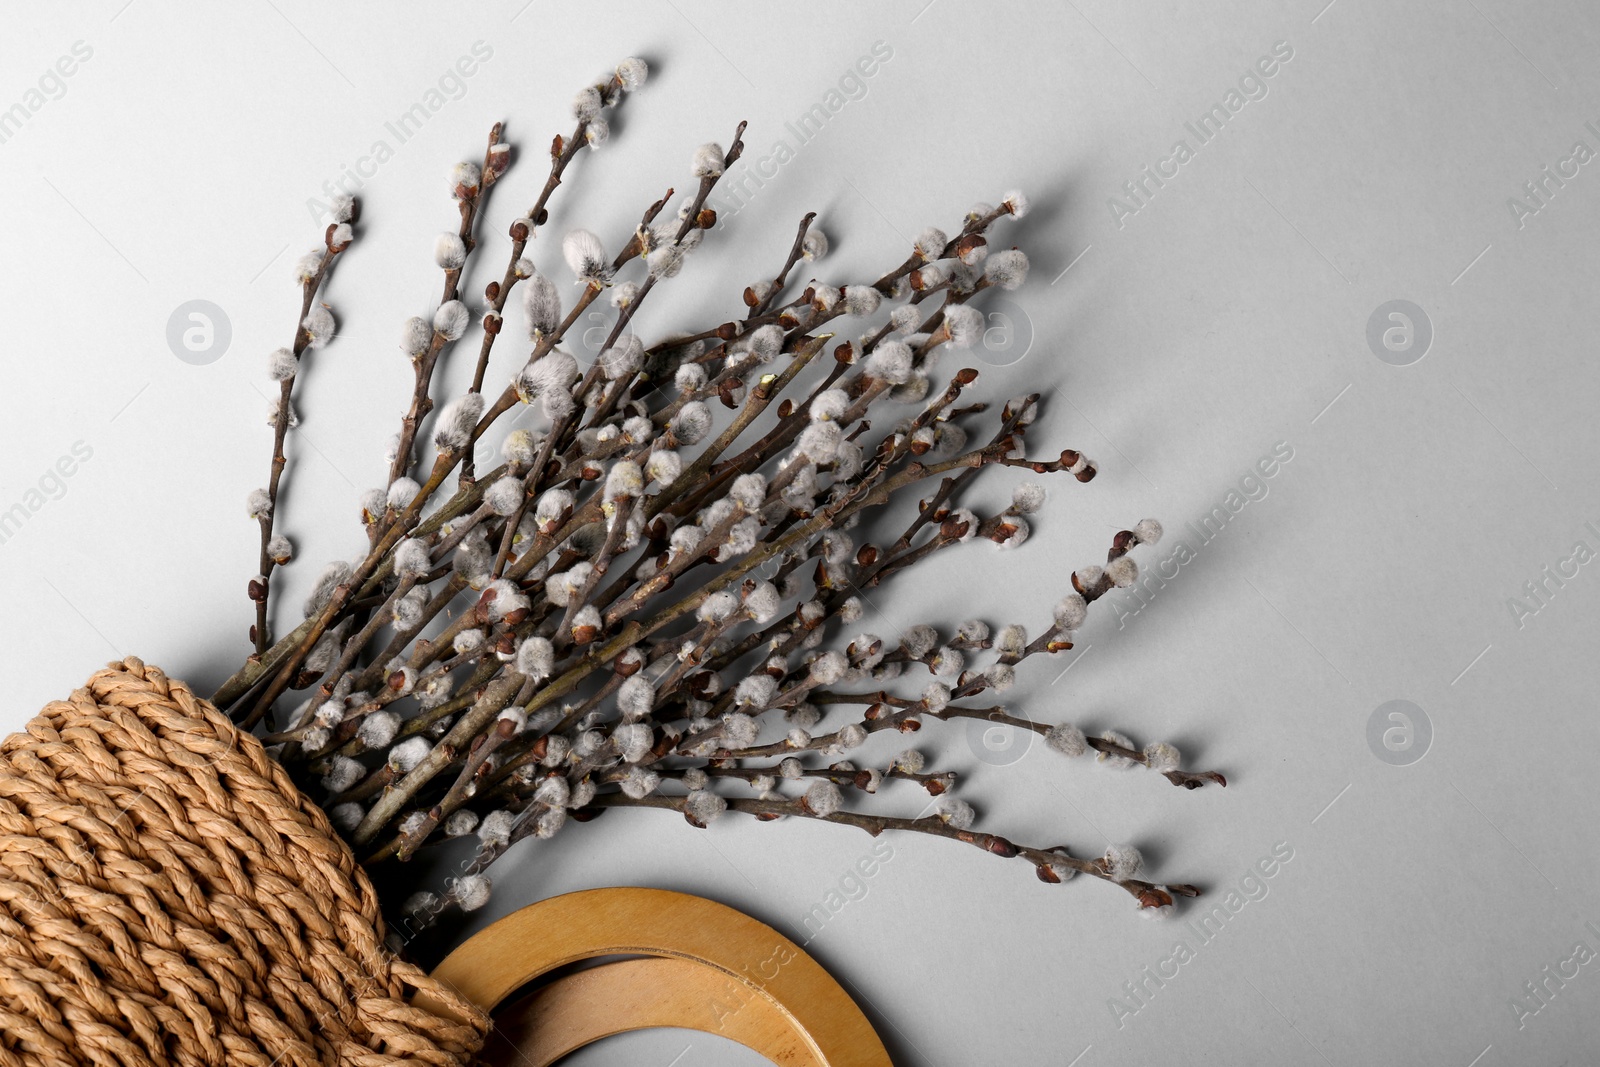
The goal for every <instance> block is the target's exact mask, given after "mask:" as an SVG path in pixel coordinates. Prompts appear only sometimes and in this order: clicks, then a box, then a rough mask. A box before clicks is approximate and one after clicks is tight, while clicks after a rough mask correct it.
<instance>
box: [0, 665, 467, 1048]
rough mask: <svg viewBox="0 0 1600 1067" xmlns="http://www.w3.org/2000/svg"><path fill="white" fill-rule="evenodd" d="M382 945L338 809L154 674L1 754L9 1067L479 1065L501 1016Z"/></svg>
mask: <svg viewBox="0 0 1600 1067" xmlns="http://www.w3.org/2000/svg"><path fill="white" fill-rule="evenodd" d="M383 939H384V928H383V919H382V917H381V916H380V914H379V911H378V898H377V894H376V893H375V892H374V891H373V888H372V883H371V882H369V881H368V880H367V877H366V875H365V873H364V872H363V871H362V870H361V868H360V867H359V866H358V865H357V864H356V862H355V858H354V857H353V856H352V855H351V853H350V850H349V848H348V847H346V846H345V844H344V843H343V842H342V841H341V840H340V839H339V838H338V837H337V836H336V835H335V833H334V831H333V829H332V827H331V826H329V824H328V820H327V818H326V817H325V816H324V815H323V813H322V810H321V809H320V808H318V807H317V805H315V804H314V803H312V802H311V801H310V800H308V799H306V798H305V797H304V796H302V795H300V793H299V792H298V791H297V790H296V789H295V787H294V785H293V784H292V783H291V782H290V780H289V776H288V775H287V774H286V773H285V772H284V770H283V768H281V767H280V766H279V765H278V764H277V763H275V762H274V761H273V760H272V759H271V758H270V757H269V756H268V755H267V753H266V751H265V749H263V748H262V746H261V743H260V742H259V741H257V740H256V739H255V738H254V737H252V736H250V735H248V734H245V733H241V732H240V731H239V730H238V729H236V728H235V727H234V726H233V724H232V723H231V722H229V721H228V719H227V718H226V717H225V716H224V715H222V714H221V713H220V712H218V711H217V709H216V708H214V707H212V706H211V705H210V704H209V703H207V702H206V701H204V700H201V699H199V698H198V697H196V696H195V695H194V693H192V692H191V691H190V690H189V688H188V687H187V686H185V685H184V684H183V683H181V682H175V681H172V680H171V679H169V678H167V677H166V676H165V675H164V674H162V673H161V671H159V670H157V669H156V668H154V667H147V666H146V665H145V664H143V663H141V662H140V661H139V660H137V659H132V658H130V659H128V660H126V661H124V662H122V663H114V664H112V665H111V667H110V668H109V669H107V670H103V671H100V672H99V673H98V674H96V675H95V676H94V677H93V678H91V679H90V680H89V684H88V685H87V686H86V687H84V688H83V689H80V690H78V691H77V692H76V693H73V694H72V698H71V699H70V700H66V701H55V702H53V703H51V704H50V705H49V706H48V707H46V708H45V709H44V710H43V711H42V712H40V713H39V715H38V717H37V718H35V719H34V720H33V721H32V722H30V723H29V724H28V727H27V731H26V732H25V733H21V734H13V735H12V736H11V737H9V738H7V739H6V740H5V742H4V743H3V744H0V1067H11V1065H13V1064H24V1063H27V1064H49V1065H52V1067H55V1065H61V1067H66V1065H71V1064H117V1065H132V1064H137V1065H141V1067H142V1065H146V1064H182V1065H190V1064H195V1065H198V1064H217V1065H220V1064H227V1065H229V1067H275V1065H281V1067H290V1065H311V1064H318V1065H330V1067H331V1065H351V1067H355V1065H360V1067H369V1065H370V1067H377V1065H380V1064H397V1063H417V1064H431V1065H439V1067H457V1065H461V1064H467V1063H470V1062H471V1061H472V1058H473V1055H474V1054H475V1053H476V1052H477V1050H478V1048H479V1047H480V1046H481V1044H482V1042H483V1039H484V1036H485V1034H486V1033H487V1030H488V1018H487V1016H485V1015H484V1014H483V1013H482V1012H481V1011H479V1010H478V1009H477V1008H475V1007H474V1006H472V1005H471V1004H469V1003H468V1002H466V1001H465V1000H463V999H462V998H460V997H459V996H457V995H456V994H454V993H453V992H452V991H450V990H448V989H445V988H442V987H440V986H439V985H438V983H436V982H433V981H432V980H431V979H429V978H428V976H427V975H426V974H424V973H423V972H422V970H421V969H420V968H418V967H416V966H414V965H412V964H410V963H407V962H405V961H403V960H401V959H399V958H398V957H396V956H395V955H394V954H393V953H391V952H390V951H388V950H387V949H386V948H385V947H384V944H383ZM418 991H426V992H427V993H428V994H429V996H430V999H431V1000H433V1001H434V1002H435V1003H440V1004H445V1005H449V1006H450V1007H451V1008H452V1010H453V1012H454V1014H455V1015H456V1016H457V1017H456V1018H446V1017H443V1016H441V1015H436V1014H433V1013H431V1012H427V1011H423V1010H421V1009H419V1008H416V1007H413V1006H412V1005H411V1003H410V1001H411V998H412V996H413V995H414V994H415V993H417V992H418Z"/></svg>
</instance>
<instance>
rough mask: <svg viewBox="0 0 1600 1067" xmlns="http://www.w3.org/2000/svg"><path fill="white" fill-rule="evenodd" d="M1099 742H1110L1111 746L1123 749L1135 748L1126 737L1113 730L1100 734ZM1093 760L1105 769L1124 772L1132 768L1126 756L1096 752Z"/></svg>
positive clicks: (1131, 762)
mask: <svg viewBox="0 0 1600 1067" xmlns="http://www.w3.org/2000/svg"><path fill="white" fill-rule="evenodd" d="M1100 740H1102V741H1110V742H1111V743H1112V744H1114V745H1120V746H1122V747H1123V748H1136V747H1137V746H1136V745H1134V743H1133V742H1132V741H1131V740H1129V739H1128V737H1127V736H1126V735H1124V734H1119V733H1117V732H1116V731H1115V730H1105V731H1103V732H1102V733H1101V734H1100ZM1095 759H1096V760H1098V761H1099V762H1101V763H1104V764H1105V765H1106V766H1107V767H1115V768H1117V769H1118V770H1126V769H1127V768H1129V767H1132V766H1133V760H1131V759H1129V758H1128V757H1127V756H1118V755H1115V754H1113V753H1110V752H1097V753H1096V754H1095Z"/></svg>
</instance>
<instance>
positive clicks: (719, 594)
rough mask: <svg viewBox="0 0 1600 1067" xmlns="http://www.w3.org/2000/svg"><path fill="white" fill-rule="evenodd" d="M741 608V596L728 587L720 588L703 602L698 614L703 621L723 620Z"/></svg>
mask: <svg viewBox="0 0 1600 1067" xmlns="http://www.w3.org/2000/svg"><path fill="white" fill-rule="evenodd" d="M737 610H739V598H738V597H737V596H735V595H734V594H733V593H730V592H728V591H727V590H726V589H719V590H717V591H716V592H715V593H712V594H711V595H710V596H708V597H706V598H705V600H704V601H702V602H701V604H700V608H699V611H698V612H697V614H698V615H699V617H700V621H701V622H722V621H723V620H724V619H726V618H728V616H730V615H732V614H733V613H734V612H735V611H737Z"/></svg>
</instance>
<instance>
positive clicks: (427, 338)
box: [400, 315, 433, 358]
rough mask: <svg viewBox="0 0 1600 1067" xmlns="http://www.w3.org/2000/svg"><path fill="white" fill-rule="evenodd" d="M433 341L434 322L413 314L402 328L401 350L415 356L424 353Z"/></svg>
mask: <svg viewBox="0 0 1600 1067" xmlns="http://www.w3.org/2000/svg"><path fill="white" fill-rule="evenodd" d="M432 343H433V324H432V323H430V322H429V321H428V320H427V319H425V318H422V317H421V316H420V315H413V316H411V317H410V318H409V319H407V320H406V321H405V324H404V325H403V326H401V328H400V351H402V352H404V353H405V354H406V355H408V356H411V357H413V358H415V357H417V356H420V355H422V353H424V352H426V351H427V350H428V345H430V344H432Z"/></svg>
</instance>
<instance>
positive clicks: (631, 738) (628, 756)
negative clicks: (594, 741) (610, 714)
mask: <svg viewBox="0 0 1600 1067" xmlns="http://www.w3.org/2000/svg"><path fill="white" fill-rule="evenodd" d="M611 739H612V740H613V741H614V742H616V745H617V751H618V752H620V753H621V754H622V758H623V759H624V760H626V761H627V762H629V763H638V762H639V761H640V760H642V759H644V758H645V756H647V755H649V753H650V746H651V745H653V744H654V743H655V738H654V736H653V735H652V734H651V731H650V727H649V726H647V725H645V724H644V723H642V722H625V723H621V724H619V725H618V726H616V727H615V728H614V729H613V730H612V731H611Z"/></svg>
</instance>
